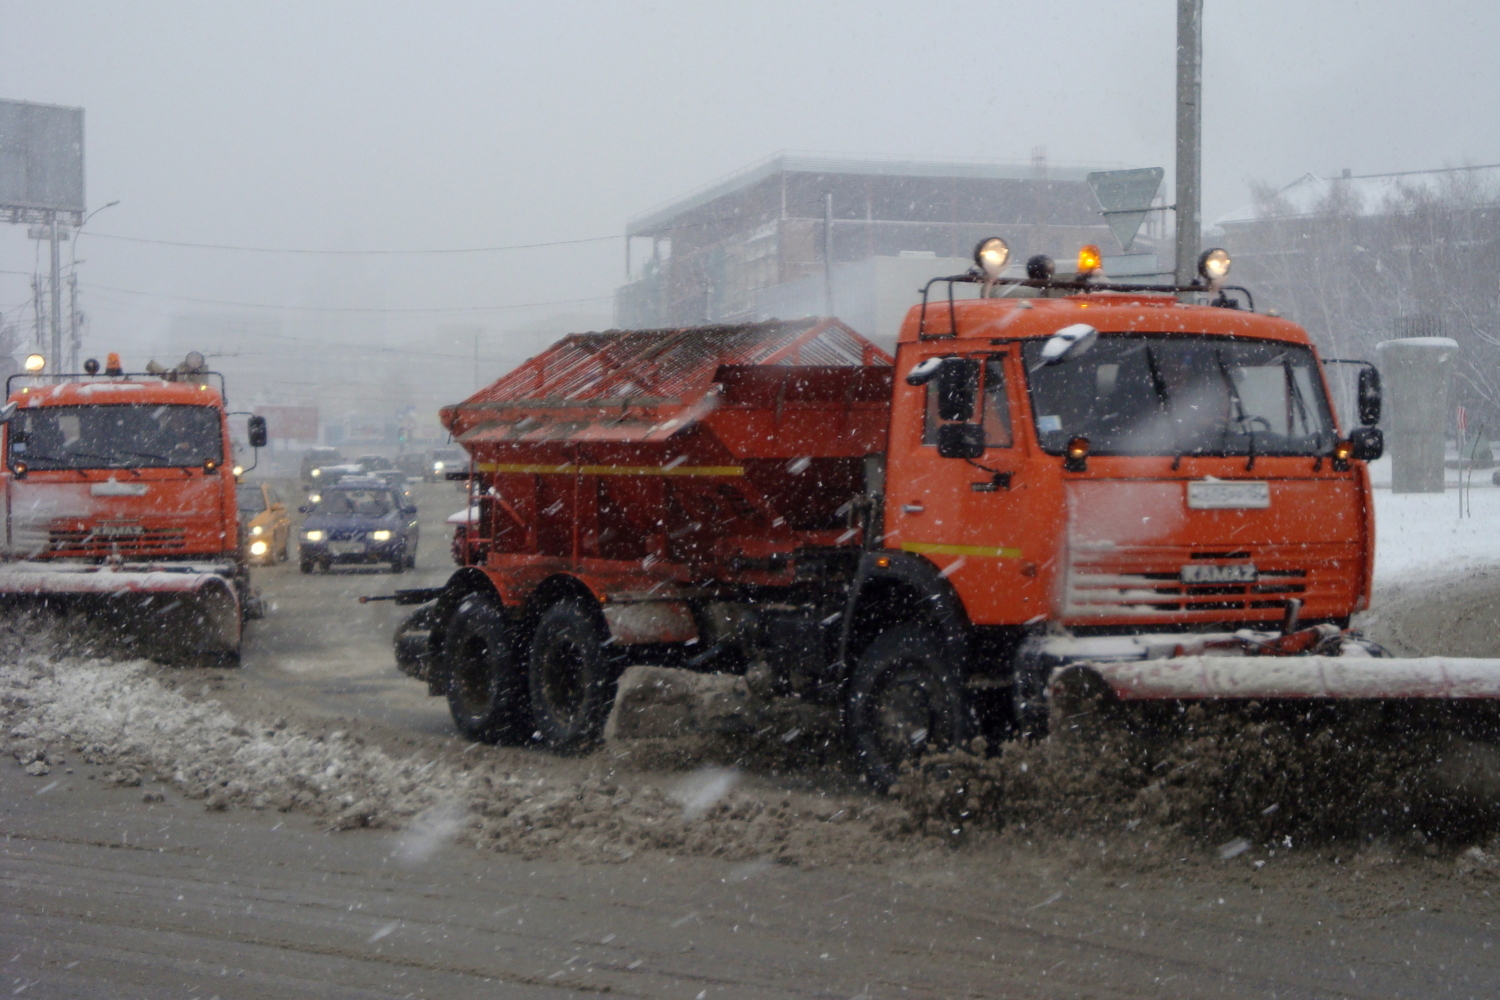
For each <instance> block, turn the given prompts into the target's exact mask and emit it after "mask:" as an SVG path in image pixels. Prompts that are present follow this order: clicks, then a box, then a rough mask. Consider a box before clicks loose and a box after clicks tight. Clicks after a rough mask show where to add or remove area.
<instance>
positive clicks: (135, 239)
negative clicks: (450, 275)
mask: <svg viewBox="0 0 1500 1000" xmlns="http://www.w3.org/2000/svg"><path fill="white" fill-rule="evenodd" d="M89 238H90V239H99V240H119V241H121V242H124V243H150V244H152V245H154V246H163V247H188V248H190V249H193V250H237V251H240V252H243V253H279V254H316V255H320V256H340V257H358V256H405V255H418V254H466V253H498V252H500V251H502V250H537V249H540V248H542V247H566V246H575V245H577V244H579V243H602V242H604V241H605V240H623V239H624V238H625V234H624V233H616V234H614V235H612V236H586V237H584V238H583V239H577V240H553V241H551V242H548V243H513V244H509V245H507V246H497V247H457V248H452V249H436V250H313V249H302V248H292V247H242V246H231V245H229V244H224V243H187V242H184V241H181V240H153V239H147V238H146V237H144V236H120V235H116V234H114V233H95V232H90V233H89Z"/></svg>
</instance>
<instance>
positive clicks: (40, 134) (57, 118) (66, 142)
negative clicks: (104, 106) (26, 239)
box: [0, 101, 84, 222]
mask: <svg viewBox="0 0 1500 1000" xmlns="http://www.w3.org/2000/svg"><path fill="white" fill-rule="evenodd" d="M6 210H9V211H10V212H11V213H12V216H13V218H12V220H11V221H13V222H19V221H23V219H26V218H32V217H34V216H33V214H32V213H35V212H37V211H56V212H73V213H77V214H78V215H79V216H80V217H81V216H82V214H83V211H84V201H83V109H82V108H61V107H57V106H55V105H51V104H28V103H26V102H25V101H0V211H6ZM23 213H25V214H23ZM79 221H81V218H80V220H79Z"/></svg>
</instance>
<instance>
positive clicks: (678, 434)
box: [396, 240, 1500, 786]
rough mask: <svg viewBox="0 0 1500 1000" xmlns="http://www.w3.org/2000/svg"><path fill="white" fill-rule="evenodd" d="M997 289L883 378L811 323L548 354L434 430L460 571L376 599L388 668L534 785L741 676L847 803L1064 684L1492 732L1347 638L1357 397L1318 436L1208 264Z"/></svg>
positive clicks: (1476, 670) (646, 338)
mask: <svg viewBox="0 0 1500 1000" xmlns="http://www.w3.org/2000/svg"><path fill="white" fill-rule="evenodd" d="M1006 253H1007V251H1006V250H1005V248H1004V244H1003V243H1001V242H1000V241H998V240H989V241H986V242H985V243H984V244H981V246H980V247H979V249H978V250H977V251H976V266H975V268H974V269H973V270H972V271H970V272H969V273H967V274H964V275H957V276H954V277H952V278H949V279H939V280H940V281H941V280H946V281H949V282H950V286H949V287H950V288H951V287H952V284H951V283H954V282H973V283H977V284H979V285H980V286H981V295H980V297H978V298H975V299H963V300H959V301H954V300H953V298H952V296H951V294H950V295H949V296H948V297H946V298H944V299H937V298H934V299H933V301H932V302H931V303H929V302H928V301H927V295H926V292H925V291H924V295H923V303H922V304H921V305H919V306H916V307H914V308H913V309H912V310H911V312H910V313H909V315H908V316H907V318H906V320H905V324H904V326H903V328H902V331H901V335H900V339H899V344H898V347H897V352H896V356H895V357H894V358H890V357H889V356H887V355H885V354H884V353H883V352H881V351H879V350H878V349H876V348H875V347H874V346H873V345H871V344H869V343H868V342H866V341H864V340H862V339H861V338H860V337H859V336H858V335H856V334H855V333H854V332H853V331H851V330H849V329H848V328H847V327H844V326H842V325H841V324H839V323H838V322H837V321H833V320H822V321H816V320H808V321H802V322H794V323H785V322H771V323H763V324H758V325H747V326H737V327H704V328H697V329H681V330H660V331H640V332H611V333H604V334H585V335H574V336H570V337H567V338H565V339H564V340H562V341H561V342H559V343H558V344H556V345H554V346H553V347H552V348H551V349H549V350H548V351H546V352H545V353H543V354H541V355H540V356H538V357H536V358H533V359H532V360H530V361H528V362H527V363H525V364H524V365H522V366H521V367H520V368H518V369H516V370H515V371H513V372H511V373H510V374H508V375H506V376H504V377H503V378H501V379H500V380H499V381H497V382H496V383H494V384H493V385H491V386H489V387H488V388H486V389H483V390H481V391H480V392H478V393H476V394H475V395H474V396H472V397H470V398H469V399H468V400H466V401H464V402H463V403H460V404H458V405H456V406H452V407H449V408H447V409H445V410H444V411H443V413H442V419H443V421H444V423H445V424H446V425H447V427H448V428H449V429H450V431H451V432H452V434H453V436H454V438H455V439H456V440H457V441H458V442H459V443H460V444H462V445H463V447H464V448H465V449H467V450H468V452H469V453H470V454H471V456H472V458H473V471H472V474H473V476H474V477H475V478H474V489H473V494H472V495H473V496H474V497H475V498H476V502H477V503H478V507H479V517H478V519H477V521H475V522H474V524H473V530H474V534H475V537H474V539H473V540H472V541H473V544H471V545H470V546H469V547H468V550H467V551H468V552H469V553H470V555H469V559H470V562H471V565H468V566H465V567H464V568H462V569H460V570H459V571H458V572H456V573H455V574H454V575H453V577H452V578H451V579H450V581H449V582H448V584H447V586H446V587H443V588H439V589H433V590H415V591H405V592H399V593H398V594H397V595H396V600H398V601H402V602H405V603H424V602H430V603H426V606H425V607H423V608H422V609H420V610H419V611H418V612H417V613H416V614H414V615H413V616H411V617H410V618H409V619H408V620H407V621H406V623H404V625H403V626H402V627H401V629H399V630H398V633H397V656H398V661H400V662H401V664H402V666H403V668H404V669H406V670H407V671H408V672H409V673H412V674H414V675H416V676H418V677H420V678H422V679H425V680H426V682H427V684H428V686H429V690H430V691H431V692H432V693H433V694H439V695H446V696H447V699H448V701H449V705H450V707H451V709H452V714H453V717H454V720H455V722H456V723H457V726H458V728H459V730H460V731H461V732H462V733H464V734H465V735H467V736H469V737H471V738H475V739H482V740H492V741H503V742H524V741H531V740H537V741H539V742H541V743H542V744H544V745H546V746H549V747H553V748H556V749H559V750H574V749H577V748H582V747H586V746H588V745H589V744H590V743H592V742H593V741H594V740H596V739H597V738H598V736H599V734H600V732H601V727H602V724H603V722H604V720H605V717H606V715H607V713H608V712H609V710H610V707H611V702H612V698H613V696H614V690H615V680H616V676H617V671H618V670H619V669H620V668H621V666H622V665H624V664H630V663H664V662H665V663H671V662H676V663H678V664H686V665H689V666H694V667H698V668H702V669H711V670H735V669H744V667H745V665H746V664H756V665H757V670H758V671H764V670H765V669H767V668H769V670H770V671H771V673H772V675H773V677H774V678H775V680H776V683H777V684H778V685H779V686H780V688H781V690H783V691H787V692H793V693H796V694H798V695H800V696H801V697H804V698H811V699H817V700H820V701H823V702H825V703H830V704H834V705H837V706H839V707H840V709H841V715H842V718H843V720H844V727H845V733H846V736H847V739H848V741H849V743H850V744H851V746H852V749H853V750H854V752H855V753H856V755H857V757H858V758H859V760H860V761H861V762H862V766H863V767H864V770H865V772H866V774H867V776H868V778H869V779H870V780H871V781H872V783H874V784H876V785H877V786H886V785H888V784H889V783H890V782H891V781H892V780H894V778H895V777H896V775H897V774H898V773H899V766H900V764H901V761H902V760H903V758H905V757H907V756H909V755H910V754H912V753H913V752H914V751H918V750H920V749H922V748H932V747H942V746H951V745H954V744H956V743H959V742H961V741H963V740H965V739H966V738H968V737H969V736H970V735H973V734H975V733H976V732H977V731H978V727H980V726H983V725H984V724H985V723H987V722H988V723H990V724H992V725H995V726H997V727H1001V726H1003V728H1005V729H1008V730H1009V731H1010V732H1012V733H1016V732H1037V731H1039V730H1040V729H1041V728H1043V727H1045V725H1046V724H1047V712H1048V695H1049V684H1052V683H1054V682H1055V681H1056V679H1057V678H1058V677H1059V676H1060V675H1065V674H1067V673H1068V671H1070V670H1071V671H1074V672H1075V673H1076V671H1079V670H1083V671H1087V672H1088V675H1089V677H1090V678H1092V680H1093V681H1094V682H1096V684H1098V685H1105V686H1107V688H1108V690H1110V691H1112V692H1113V695H1114V696H1115V697H1117V698H1119V699H1122V700H1153V699H1170V700H1180V699H1205V698H1244V699H1309V698H1320V699H1322V698H1359V699H1385V698H1403V699H1405V698H1428V699H1488V698H1495V697H1497V696H1500V663H1497V662H1494V661H1455V660H1447V661H1443V660H1400V659H1394V658H1385V657H1383V656H1382V651H1381V650H1379V649H1378V647H1374V646H1373V644H1370V643H1367V642H1364V641H1363V640H1361V639H1359V637H1358V636H1356V635H1354V634H1352V633H1349V632H1348V631H1347V629H1348V626H1349V620H1350V616H1351V615H1353V614H1354V613H1355V612H1356V611H1359V610H1361V609H1363V608H1365V607H1366V606H1367V604H1368V601H1369V595H1370V589H1371V578H1372V571H1373V565H1374V541H1373V540H1374V526H1373V514H1372V503H1371V494H1370V483H1369V475H1368V472H1367V468H1366V464H1365V463H1366V461H1367V460H1369V459H1372V458H1376V457H1379V454H1380V451H1381V449H1382V439H1381V435H1380V431H1379V430H1377V429H1376V428H1375V427H1374V424H1375V423H1377V422H1378V420H1379V416H1380V413H1379V411H1380V385H1379V379H1378V375H1377V374H1376V373H1375V371H1374V369H1373V368H1369V367H1365V368H1364V369H1362V370H1361V377H1360V380H1359V384H1360V394H1359V406H1358V410H1359V413H1360V417H1361V423H1362V424H1364V425H1365V426H1361V427H1359V428H1356V429H1353V430H1345V429H1342V428H1340V427H1339V425H1338V422H1337V418H1336V415H1335V413H1334V411H1333V408H1332V406H1331V405H1330V397H1329V392H1328V386H1327V381H1326V379H1325V377H1324V372H1323V363H1322V362H1320V359H1319V357H1318V355H1317V352H1316V351H1315V350H1314V349H1313V347H1312V345H1311V343H1310V341H1309V339H1308V336H1307V333H1306V332H1305V331H1304V330H1302V329H1301V328H1300V327H1298V326H1296V325H1295V324H1293V323H1291V322H1288V321H1287V320H1284V319H1279V318H1276V317H1273V316H1267V315H1258V314H1256V313H1254V312H1253V311H1250V310H1247V309H1241V308H1234V307H1233V306H1234V304H1235V303H1234V302H1233V301H1232V300H1231V299H1230V298H1229V297H1228V294H1227V293H1228V291H1229V290H1228V289H1221V288H1220V287H1219V286H1220V285H1221V284H1222V282H1223V279H1224V277H1225V274H1226V272H1227V268H1228V259H1227V256H1225V255H1224V253H1223V251H1211V252H1210V253H1207V254H1205V255H1204V259H1203V261H1202V263H1201V267H1200V271H1201V273H1202V274H1203V279H1202V281H1201V283H1199V284H1195V285H1192V286H1187V287H1177V286H1130V285H1120V284H1105V283H1103V282H1096V281H1095V280H1093V279H1092V278H1091V276H1090V275H1088V274H1087V273H1084V274H1082V275H1080V276H1078V277H1070V278H1068V279H1060V278H1058V277H1054V275H1053V272H1052V268H1051V261H1050V260H1048V259H1046V258H1039V259H1033V260H1032V261H1031V262H1029V265H1028V275H1029V276H1028V277H1025V278H1006V277H1002V276H1001V272H1002V268H1003V267H1004V257H1005V256H1006ZM930 287H931V286H930V285H929V288H930ZM1236 295H1237V297H1240V298H1244V299H1248V293H1244V292H1243V291H1242V290H1239V291H1237V292H1236ZM1209 296H1213V300H1212V302H1211V303H1208V304H1192V303H1190V302H1186V301H1181V299H1184V298H1200V299H1206V298H1208V297H1209Z"/></svg>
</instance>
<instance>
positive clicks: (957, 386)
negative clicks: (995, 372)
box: [937, 358, 979, 420]
mask: <svg viewBox="0 0 1500 1000" xmlns="http://www.w3.org/2000/svg"><path fill="white" fill-rule="evenodd" d="M937 391H938V416H939V417H940V418H942V419H943V420H972V419H973V418H974V404H975V401H976V400H977V398H978V396H979V359H978V358H944V359H943V367H942V368H941V369H940V370H939V371H938V373H937Z"/></svg>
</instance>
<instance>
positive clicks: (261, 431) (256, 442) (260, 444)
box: [246, 417, 266, 448]
mask: <svg viewBox="0 0 1500 1000" xmlns="http://www.w3.org/2000/svg"><path fill="white" fill-rule="evenodd" d="M246 433H247V435H248V437H249V438H250V447H252V448H264V447H265V446H266V418H265V417H251V418H250V422H249V424H248V425H247V427H246Z"/></svg>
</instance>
